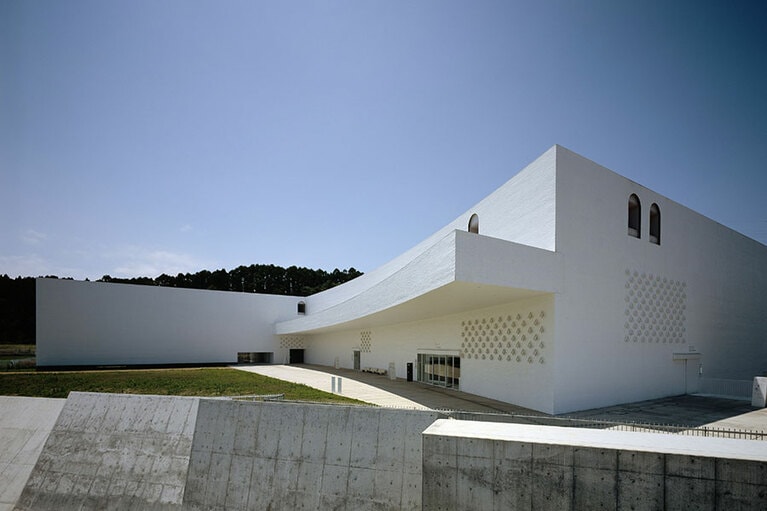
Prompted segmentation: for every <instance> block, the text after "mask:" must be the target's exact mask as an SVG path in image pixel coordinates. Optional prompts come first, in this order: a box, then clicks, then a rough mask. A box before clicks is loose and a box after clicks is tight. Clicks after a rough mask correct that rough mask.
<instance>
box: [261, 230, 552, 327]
mask: <svg viewBox="0 0 767 511" xmlns="http://www.w3.org/2000/svg"><path fill="white" fill-rule="evenodd" d="M561 275H562V269H561V262H560V257H559V254H557V253H556V252H552V251H549V250H543V249H539V248H534V247H529V246H526V245H521V244H518V243H512V242H509V241H505V240H500V239H497V238H490V237H487V236H480V235H477V234H472V233H467V232H464V231H452V232H451V233H449V234H448V235H447V236H445V237H444V238H442V239H441V240H439V241H437V242H436V243H434V244H433V245H432V246H431V247H429V248H428V249H426V250H424V252H423V253H422V254H421V255H420V256H418V257H416V258H415V259H413V260H412V261H411V262H410V263H409V264H407V265H406V266H404V267H403V268H401V269H400V270H399V271H397V272H395V273H394V274H392V275H391V276H389V277H388V278H386V279H385V280H383V281H380V282H377V283H376V284H375V285H372V286H371V287H369V288H367V289H365V290H363V291H362V292H359V293H357V294H355V295H354V296H352V297H350V298H348V299H346V300H344V301H342V302H339V303H336V304H333V305H331V306H329V307H326V308H324V309H323V310H319V311H312V310H311V307H309V310H307V314H306V315H305V316H300V317H298V318H296V319H293V320H289V321H284V322H281V323H278V324H277V326H276V333H277V334H308V333H316V332H322V331H332V330H345V329H353V328H366V327H371V326H379V325H385V324H396V323H405V322H410V321H419V320H425V319H431V318H436V317H441V316H446V315H450V314H456V313H459V312H461V311H467V310H475V309H482V308H485V307H491V306H493V305H499V304H502V303H508V302H512V301H514V300H519V299H522V298H529V297H532V296H537V295H541V294H547V293H556V292H557V291H558V290H559V289H560V286H561V281H562V278H561ZM308 304H309V305H310V304H311V302H308Z"/></svg>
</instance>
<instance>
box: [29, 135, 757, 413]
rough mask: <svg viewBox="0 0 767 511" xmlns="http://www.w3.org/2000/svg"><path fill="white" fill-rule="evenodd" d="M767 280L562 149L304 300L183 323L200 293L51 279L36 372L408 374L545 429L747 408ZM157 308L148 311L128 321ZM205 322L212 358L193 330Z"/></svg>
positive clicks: (651, 200)
mask: <svg viewBox="0 0 767 511" xmlns="http://www.w3.org/2000/svg"><path fill="white" fill-rule="evenodd" d="M766 270H767V247H765V246H764V245H762V244H760V243H758V242H756V241H754V240H751V239H749V238H747V237H745V236H743V235H741V234H739V233H737V232H734V231H732V230H731V229H728V228H726V227H724V226H722V225H720V224H718V223H716V222H714V221H712V220H710V219H708V218H705V217H703V216H702V215H700V214H697V213H695V212H693V211H691V210H690V209H688V208H686V207H684V206H682V205H680V204H677V203H675V202H673V201H671V200H669V199H667V198H666V197H663V196H661V195H659V194H658V193H655V192H653V191H652V190H649V189H647V188H645V187H643V186H641V185H639V184H637V183H634V182H632V181H630V180H628V179H626V178H624V177H622V176H620V175H618V174H615V173H614V172H612V171H610V170H608V169H606V168H604V167H601V166H600V165H597V164H595V163H594V162H591V161H589V160H587V159H585V158H583V157H581V156H579V155H577V154H575V153H573V152H571V151H569V150H567V149H564V148H562V147H560V146H554V147H552V148H551V149H549V150H548V151H547V152H546V153H544V154H543V155H542V156H540V157H539V158H538V159H537V160H536V161H534V162H533V163H531V164H530V165H528V166H527V167H526V168H525V169H523V170H522V171H521V172H519V173H518V174H517V175H516V176H514V177H513V178H512V179H511V180H509V181H508V182H507V183H506V184H504V185H503V186H501V187H500V188H499V189H498V190H496V191H495V192H493V193H492V194H491V195H489V196H488V197H487V198H485V199H484V200H482V201H481V202H479V203H478V204H476V205H475V206H473V207H472V208H470V209H469V210H467V211H466V213H464V214H463V215H461V216H459V217H458V218H456V219H455V220H453V221H452V222H451V223H449V224H448V225H446V226H445V227H444V228H442V229H441V230H439V231H438V232H436V233H435V234H433V235H432V236H431V237H429V238H428V239H426V240H424V241H423V242H422V243H420V244H419V245H417V246H416V247H414V248H412V249H411V250H409V251H407V252H406V253H404V254H402V255H401V256H399V257H398V258H396V259H394V260H392V261H391V262H389V263H387V264H385V265H384V266H382V267H380V268H378V269H377V270H374V271H372V272H370V273H367V274H365V275H363V276H361V277H359V278H357V279H355V280H353V281H351V282H348V283H346V284H343V285H341V286H338V287H336V288H333V289H330V290H328V291H325V292H322V293H319V294H316V295H313V296H309V297H307V298H295V297H276V296H264V295H260V296H259V295H242V294H234V293H233V294H231V295H230V294H226V293H210V292H196V293H200V295H199V296H200V297H202V296H205V298H204V299H201V301H200V302H199V304H198V306H197V308H196V309H195V311H196V312H195V313H194V314H186V315H185V314H183V313H182V312H181V311H183V310H184V307H186V305H181V304H179V303H178V302H179V301H181V300H182V296H186V294H187V293H193V292H189V291H182V290H176V289H167V288H165V289H163V288H138V287H137V288H135V293H136V295H134V297H133V298H127V293H128V291H125V288H126V287H130V286H123V285H107V284H88V283H72V282H67V281H53V282H51V281H45V280H41V281H39V282H38V341H37V342H38V353H39V363H40V364H41V365H67V364H74V363H77V364H78V365H82V364H93V363H96V364H102V363H111V364H114V363H136V361H137V360H138V359H140V360H141V361H142V363H148V362H151V361H154V362H156V363H169V362H203V361H207V362H219V361H227V360H232V361H233V360H234V358H235V357H236V354H235V353H234V352H235V351H237V352H240V353H272V354H273V356H272V357H271V360H272V361H274V362H283V361H285V360H290V358H291V354H292V357H293V360H305V361H306V362H310V363H316V364H325V365H339V366H341V367H350V368H352V367H353V368H357V369H365V368H376V369H385V370H390V371H391V370H393V371H394V373H395V374H396V375H397V376H398V377H403V378H404V377H407V376H408V366H409V365H410V367H412V368H413V376H414V378H415V379H418V380H421V381H425V382H428V383H433V384H435V385H444V386H447V387H453V388H459V389H460V390H463V391H466V392H470V393H474V394H479V395H483V396H488V397H492V398H495V399H499V400H503V401H507V402H511V403H515V404H518V405H522V406H526V407H529V408H533V409H536V410H541V411H544V412H548V413H565V412H569V411H574V410H579V409H585V408H591V407H598V406H606V405H610V404H616V403H623V402H630V401H637V400H642V399H649V398H655V397H661V396H668V395H675V394H683V393H692V392H701V391H702V392H708V393H716V394H744V395H749V393H750V382H751V379H752V378H753V377H754V376H757V375H762V374H764V373H765V372H766V371H767V342H765V341H766V339H767V314H765V304H767V300H766V299H765V298H764V293H763V292H762V290H763V289H764V288H765V287H767V271H766ZM107 289H108V291H107ZM76 290H79V291H76ZM102 290H104V291H102ZM131 292H134V291H131ZM98 293H103V294H102V296H100V297H98V298H97V297H95V296H96V294H98ZM150 294H151V295H152V296H153V297H155V298H153V299H155V300H157V301H156V302H154V305H151V306H149V305H147V306H146V307H144V308H140V309H136V308H135V307H134V306H132V305H130V304H131V303H133V302H134V301H137V300H138V301H142V302H143V300H144V299H143V298H139V297H138V296H139V295H141V296H145V295H146V296H147V297H148V296H149V295H150ZM118 296H121V297H122V296H126V298H125V301H123V299H122V298H120V299H119V300H117V301H114V300H112V298H111V297H118ZM190 296H191V295H190ZM235 297H236V298H235ZM235 303H237V305H234V304H235ZM245 303H247V304H248V305H244V304H245ZM62 304H66V305H65V306H66V310H65V311H63V312H62V310H61V309H62ZM88 304H89V305H88ZM94 305H98V307H100V309H99V312H98V314H91V315H90V316H88V314H85V316H83V309H86V310H87V309H88V308H89V307H93V306H94ZM179 307H180V309H179V310H178V311H176V312H175V313H174V314H173V315H172V316H171V317H170V318H168V315H167V314H166V312H167V311H168V310H169V309H168V308H171V309H173V310H176V308H179ZM156 310H159V311H160V313H158V314H154V313H153V312H152V311H156ZM145 313H146V314H147V316H146V317H145V316H144V314H145ZM95 316H99V317H101V316H108V317H109V318H110V319H108V320H102V319H100V320H98V321H97V320H96V317H95ZM190 316H193V318H190ZM206 320H208V321H211V323H205V322H206ZM187 321H191V323H187ZM175 322H178V324H177V325H175V326H174V323H175ZM200 322H202V323H205V325H206V326H205V328H203V330H204V331H205V332H206V337H205V338H206V339H207V338H210V337H217V338H218V340H219V342H220V344H216V345H215V349H214V350H213V351H211V348H210V345H209V344H206V342H205V341H204V340H203V339H202V338H201V337H200V335H199V334H200V332H199V331H198V330H199V328H198V327H197V326H192V327H190V325H198V324H199V323H200ZM226 325H228V327H225V326H226ZM112 329H117V330H118V331H119V332H120V335H119V336H117V337H115V336H110V335H108V334H109V333H110V331H111V330H112ZM219 329H220V330H219ZM95 332H97V334H96V333H95ZM169 332H172V334H173V335H170V333H169ZM217 332H218V333H219V335H217ZM150 338H151V339H152V340H151V341H149V340H147V339H150ZM93 339H97V341H94V340H93ZM118 339H119V341H118ZM128 339H134V346H135V347H136V349H135V350H130V352H131V353H135V355H133V356H132V357H129V356H128V352H127V351H126V350H125V349H124V348H123V347H122V345H121V343H124V342H126V341H127V340H128ZM139 339H142V340H141V341H139ZM190 339H192V340H190ZM139 342H142V343H143V346H142V348H141V349H139V346H140V345H139V344H138V343H139ZM99 343H102V344H99ZM203 346H205V349H202V347H203ZM82 347H86V348H87V349H88V350H95V351H97V352H98V353H101V355H102V356H101V358H98V357H94V356H91V355H89V352H88V351H82V349H81V348H82ZM144 350H145V351H144ZM137 351H140V352H141V354H138V353H137ZM160 355H162V356H160ZM174 357H175V358H174ZM259 357H260V356H259ZM740 387H744V388H740Z"/></svg>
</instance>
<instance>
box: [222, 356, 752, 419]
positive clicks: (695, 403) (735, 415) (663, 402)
mask: <svg viewBox="0 0 767 511" xmlns="http://www.w3.org/2000/svg"><path fill="white" fill-rule="evenodd" d="M232 367H234V368H236V369H240V370H243V371H250V372H254V373H258V374H262V375H264V376H269V377H272V378H278V379H281V380H286V381H292V382H295V383H302V384H304V385H308V386H310V387H314V388H317V389H319V390H324V391H326V392H331V391H332V378H333V377H335V378H336V385H337V382H338V379H339V378H340V379H341V380H342V384H341V389H342V391H341V393H342V394H343V395H344V396H347V397H351V398H354V399H359V400H360V401H365V402H367V403H371V404H375V405H378V406H386V407H397V408H411V409H431V410H460V411H468V412H478V413H484V414H518V415H519V414H522V415H537V416H543V415H545V414H542V413H540V412H536V411H534V410H530V409H527V408H523V407H521V406H515V405H512V404H509V403H504V402H501V401H496V400H493V399H488V398H484V397H481V396H476V395H473V394H468V393H466V392H460V391H457V390H453V389H445V388H440V387H435V386H432V385H427V384H424V383H420V382H408V381H405V380H403V379H401V378H398V379H396V380H391V379H389V378H388V377H387V376H382V375H378V374H372V373H364V372H361V371H354V370H351V369H340V368H339V369H336V368H334V367H326V366H315V365H308V364H301V365H236V366H232ZM565 416H567V417H573V418H582V419H591V420H606V421H614V422H638V423H648V424H674V425H681V426H694V427H701V426H708V427H712V428H723V429H738V430H749V431H763V432H767V408H763V409H755V408H752V407H751V403H750V402H749V401H745V400H737V399H725V398H718V397H710V396H699V395H682V396H674V397H667V398H661V399H653V400H649V401H641V402H638V403H628V404H624V405H616V406H610V407H605V408H597V409H593V410H585V411H581V412H575V413H571V414H565Z"/></svg>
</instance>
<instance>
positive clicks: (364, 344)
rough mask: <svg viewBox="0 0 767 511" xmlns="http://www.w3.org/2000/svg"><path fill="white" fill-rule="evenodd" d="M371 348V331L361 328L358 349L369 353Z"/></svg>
mask: <svg viewBox="0 0 767 511" xmlns="http://www.w3.org/2000/svg"><path fill="white" fill-rule="evenodd" d="M372 349H373V332H371V331H370V330H362V331H361V332H360V351H361V352H363V353H370V352H371V351H372Z"/></svg>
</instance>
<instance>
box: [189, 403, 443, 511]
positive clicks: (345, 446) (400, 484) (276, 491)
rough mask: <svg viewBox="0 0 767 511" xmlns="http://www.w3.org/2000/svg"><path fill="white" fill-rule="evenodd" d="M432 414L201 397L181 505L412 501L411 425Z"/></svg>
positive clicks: (386, 505)
mask: <svg viewBox="0 0 767 511" xmlns="http://www.w3.org/2000/svg"><path fill="white" fill-rule="evenodd" d="M438 417H439V415H438V414H437V413H435V412H424V411H417V410H391V409H383V408H358V407H342V406H330V405H308V404H306V405H299V404H291V403H247V402H233V401H215V400H201V401H200V407H199V415H198V419H197V428H196V430H195V436H194V444H193V448H192V457H191V462H190V466H189V477H188V479H187V486H186V492H185V495H184V504H185V507H187V506H188V507H189V508H190V509H222V510H223V509H226V510H245V509H254V510H255V509H271V510H279V509H285V510H293V509H350V510H352V509H353V510H358V509H392V510H394V509H413V510H416V509H420V508H421V432H422V431H423V430H424V429H426V428H427V427H428V426H429V425H430V424H431V423H433V422H434V421H435V420H436V419H437V418H438Z"/></svg>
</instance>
